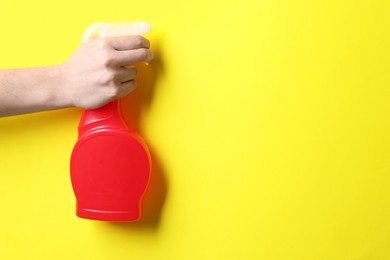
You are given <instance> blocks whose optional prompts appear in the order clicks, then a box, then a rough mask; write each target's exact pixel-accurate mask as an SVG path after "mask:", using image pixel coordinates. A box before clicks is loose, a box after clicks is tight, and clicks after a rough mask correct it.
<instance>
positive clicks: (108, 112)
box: [70, 101, 151, 221]
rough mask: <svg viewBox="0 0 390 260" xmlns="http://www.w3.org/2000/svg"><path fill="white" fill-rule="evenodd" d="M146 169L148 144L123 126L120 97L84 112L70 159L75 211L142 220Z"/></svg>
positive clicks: (92, 216) (87, 215)
mask: <svg viewBox="0 0 390 260" xmlns="http://www.w3.org/2000/svg"><path fill="white" fill-rule="evenodd" d="M150 170H151V164H150V154H149V151H148V148H147V146H146V144H145V143H144V141H143V140H142V138H141V137H140V136H139V135H137V134H136V133H135V132H134V131H132V130H131V129H129V127H127V125H126V123H125V121H124V120H123V118H122V115H121V113H120V105H119V101H114V102H111V103H109V104H107V105H105V106H103V107H101V108H99V109H95V110H86V111H84V114H83V116H82V118H81V121H80V125H79V138H78V141H77V143H76V145H75V147H74V149H73V152H72V157H71V162H70V171H71V180H72V185H73V190H74V193H75V195H76V200H77V206H76V214H77V216H79V217H81V218H87V219H94V220H104V221H135V220H138V219H140V217H141V202H142V197H143V195H144V193H145V191H146V188H147V186H148V183H149V179H150Z"/></svg>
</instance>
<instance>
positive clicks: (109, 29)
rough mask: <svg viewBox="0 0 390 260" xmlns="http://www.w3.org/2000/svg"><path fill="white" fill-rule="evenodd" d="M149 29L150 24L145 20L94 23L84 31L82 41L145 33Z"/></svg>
mask: <svg viewBox="0 0 390 260" xmlns="http://www.w3.org/2000/svg"><path fill="white" fill-rule="evenodd" d="M150 31H151V27H150V25H149V24H147V23H145V22H124V23H94V24H91V25H90V26H88V28H87V29H86V30H85V31H84V34H83V37H82V42H87V41H89V40H90V39H93V38H100V37H115V36H124V35H145V34H147V33H149V32H150Z"/></svg>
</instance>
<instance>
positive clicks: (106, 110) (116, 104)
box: [79, 99, 127, 136]
mask: <svg viewBox="0 0 390 260" xmlns="http://www.w3.org/2000/svg"><path fill="white" fill-rule="evenodd" d="M94 128H99V129H102V128H122V129H123V128H127V127H126V124H125V122H124V120H123V117H122V113H121V110H120V100H119V99H118V100H115V101H112V102H110V103H108V104H106V105H104V106H102V107H100V108H97V109H91V110H85V111H84V112H83V115H82V117H81V120H80V124H79V136H81V135H82V134H84V133H85V132H86V131H90V130H92V129H94Z"/></svg>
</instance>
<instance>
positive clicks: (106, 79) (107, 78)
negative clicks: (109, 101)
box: [99, 71, 115, 85]
mask: <svg viewBox="0 0 390 260" xmlns="http://www.w3.org/2000/svg"><path fill="white" fill-rule="evenodd" d="M99 83H100V84H101V85H111V84H113V83H115V74H114V73H113V72H111V71H110V72H107V73H104V74H103V75H102V76H101V77H100V80H99Z"/></svg>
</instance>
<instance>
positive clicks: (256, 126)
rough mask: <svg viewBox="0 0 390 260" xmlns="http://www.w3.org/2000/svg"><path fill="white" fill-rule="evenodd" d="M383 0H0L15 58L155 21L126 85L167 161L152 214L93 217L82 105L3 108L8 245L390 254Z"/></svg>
mask: <svg viewBox="0 0 390 260" xmlns="http://www.w3.org/2000/svg"><path fill="white" fill-rule="evenodd" d="M389 11H390V4H389V2H388V1H385V0H373V1H368V0H367V1H360V0H357V1H352V0H345V1H340V0H322V1H309V0H296V1H287V0H276V1H264V0H240V1H229V0H216V1H212V0H211V1H210V0H197V1H179V0H166V1H159V0H149V1H128V0H126V1H125V0H111V1H90V0H87V1H76V0H67V1H53V0H35V1H27V0H25V1H20V0H0V29H1V32H0V33H1V43H0V68H2V69H5V68H15V67H37V66H45V65H55V64H59V63H61V62H63V61H65V60H66V59H67V57H69V55H71V53H72V52H73V51H74V50H75V49H76V48H77V46H78V45H79V43H80V40H81V35H82V32H83V30H84V29H85V28H86V27H87V26H88V25H89V24H90V23H93V22H101V21H103V22H113V21H137V20H142V21H146V22H148V23H150V24H151V25H152V27H153V32H152V33H151V34H150V35H149V38H150V40H151V41H152V46H153V49H154V50H155V52H156V56H157V59H156V61H154V62H152V63H151V65H150V66H149V67H148V68H144V69H142V73H141V75H140V79H139V86H140V87H139V88H138V89H137V90H136V92H134V93H133V94H131V95H130V97H128V98H126V99H125V101H124V102H123V103H124V104H123V106H124V110H125V111H124V113H125V115H126V119H127V120H128V121H129V122H130V123H131V124H132V125H133V126H134V127H135V128H136V129H138V130H139V131H140V132H141V133H142V135H143V136H144V137H145V139H146V140H147V142H148V144H149V145H150V147H151V149H152V153H153V161H154V165H153V166H154V172H153V177H152V178H153V179H152V182H151V186H150V189H149V191H148V193H147V195H146V198H145V214H144V218H143V220H142V221H141V222H138V223H125V224H112V223H102V222H95V221H89V220H83V219H79V218H77V217H76V216H75V213H74V211H75V199H74V195H73V191H72V188H71V183H70V178H69V158H70V153H71V151H72V147H73V145H74V143H75V141H76V138H77V132H76V131H77V124H78V120H79V117H80V113H81V110H79V109H65V110H61V111H52V112H45V113H37V114H32V115H25V116H17V117H10V118H2V119H0V198H1V199H0V203H1V204H0V205H1V206H0V209H1V210H0V259H23V260H24V259H96V260H99V259H164V260H165V259H266V260H279V259H280V260H295V259H296V260H306V259H308V260H322V259H324V260H338V259H340V260H344V259H345V260H355V259H356V260H382V259H383V260H385V259H390V247H389V243H390V90H389V89H390V88H389V86H390V73H389V69H390V66H389V65H390V48H389V46H390V36H389V28H390V18H389Z"/></svg>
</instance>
